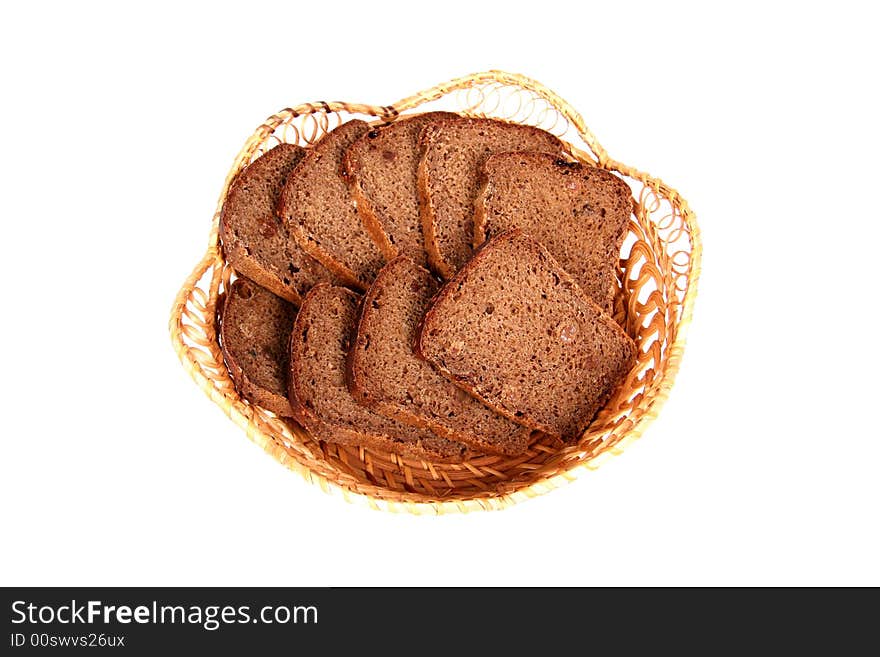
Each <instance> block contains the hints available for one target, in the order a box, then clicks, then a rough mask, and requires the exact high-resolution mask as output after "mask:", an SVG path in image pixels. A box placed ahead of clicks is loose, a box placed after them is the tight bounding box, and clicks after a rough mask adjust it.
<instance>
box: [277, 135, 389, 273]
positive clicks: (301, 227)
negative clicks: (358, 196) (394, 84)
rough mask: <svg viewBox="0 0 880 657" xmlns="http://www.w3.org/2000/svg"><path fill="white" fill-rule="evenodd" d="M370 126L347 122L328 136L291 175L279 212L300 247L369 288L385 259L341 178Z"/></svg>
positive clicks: (320, 141)
mask: <svg viewBox="0 0 880 657" xmlns="http://www.w3.org/2000/svg"><path fill="white" fill-rule="evenodd" d="M369 131H370V126H369V125H367V124H366V123H364V122H363V121H359V120H356V119H355V120H352V121H348V122H347V123H343V124H342V125H340V126H339V127H338V128H336V129H335V130H331V131H330V132H328V133H327V134H326V135H324V136H323V137H322V138H321V139H320V140H319V141H318V142H317V143H316V144H315V145H314V146H312V147H311V148H310V149H309V150H308V152H307V153H306V155H305V156H304V157H303V158H302V160H300V162H299V164H297V165H296V167H295V168H294V169H293V171H291V173H290V175H289V176H288V178H287V183H286V184H285V186H284V190H283V191H282V193H281V199H280V201H279V203H278V214H279V215H280V216H281V218H282V219H283V220H284V222H285V225H286V226H287V227H288V229H289V230H290V234H291V235H292V236H293V239H294V240H296V243H297V244H299V246H300V247H301V248H302V249H304V250H305V251H306V253H308V254H309V255H311V256H312V257H314V258H315V259H316V260H318V261H319V262H320V263H321V264H322V265H324V266H325V267H327V269H329V270H330V271H332V272H333V273H334V274H336V275H337V276H339V277H340V278H341V279H342V280H343V281H344V282H345V284H346V285H351V286H352V287H355V288H358V289H361V290H366V289H367V288H368V287H369V286H370V283H371V282H372V281H373V279H374V278H375V277H376V273H377V272H378V271H379V269H381V268H382V265H383V264H384V263H385V259H384V258H383V256H382V253H381V252H380V251H379V249H378V247H377V246H376V245H375V244H374V243H373V240H371V239H370V236H369V235H368V234H367V232H366V230H365V229H364V227H363V225H362V224H361V221H360V219H359V218H358V215H357V209H356V208H355V201H354V198H353V197H352V194H351V189H350V188H349V186H348V184H347V183H346V181H345V179H344V178H343V177H342V157H343V155H344V154H345V151H346V150H347V149H348V147H349V146H351V145H352V144H353V143H354V142H355V141H357V140H358V139H359V138H360V137H362V136H363V135H365V134H366V133H367V132H369Z"/></svg>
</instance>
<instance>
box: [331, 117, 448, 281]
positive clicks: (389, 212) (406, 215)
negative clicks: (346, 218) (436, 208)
mask: <svg viewBox="0 0 880 657" xmlns="http://www.w3.org/2000/svg"><path fill="white" fill-rule="evenodd" d="M457 116H458V115H457V114H453V113H451V112H426V113H425V114H418V115H416V116H412V117H402V118H399V119H398V120H397V121H395V122H394V123H392V124H390V125H387V126H383V127H380V128H374V129H373V130H370V131H369V132H368V133H367V134H366V135H364V136H363V137H361V138H360V139H358V140H357V141H356V142H354V144H352V145H351V147H350V148H349V149H348V151H346V153H345V158H344V159H343V169H344V171H345V175H346V177H347V178H348V180H349V183H350V184H351V190H352V194H353V195H354V198H355V200H356V201H357V210H358V214H359V215H360V218H361V221H362V222H363V224H364V228H366V229H367V232H368V233H369V234H370V237H372V238H373V241H374V242H375V243H376V246H378V247H379V249H380V250H381V251H382V253H383V255H384V256H385V258H386V259H388V260H391V259H392V258H394V257H395V256H397V255H405V256H409V257H410V258H412V259H413V260H414V261H415V262H416V263H418V264H419V265H424V264H425V262H426V256H425V240H424V237H423V235H422V223H421V218H420V215H419V192H418V179H417V171H418V166H419V160H420V159H421V148H420V147H419V135H420V133H421V132H422V129H423V128H424V127H425V126H426V125H427V124H428V123H430V122H431V121H435V120H438V119H449V118H455V117H457Z"/></svg>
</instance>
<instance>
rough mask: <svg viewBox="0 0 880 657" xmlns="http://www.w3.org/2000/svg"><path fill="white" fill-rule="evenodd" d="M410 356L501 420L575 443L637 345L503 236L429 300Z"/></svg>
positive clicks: (551, 267)
mask: <svg viewBox="0 0 880 657" xmlns="http://www.w3.org/2000/svg"><path fill="white" fill-rule="evenodd" d="M417 350H418V351H419V353H420V354H421V356H422V357H423V358H425V359H426V360H427V361H428V362H430V363H431V364H432V365H434V367H436V368H437V369H438V370H439V371H440V372H442V373H443V374H444V375H446V376H447V377H448V378H450V379H451V380H452V381H454V382H455V383H456V384H457V385H459V386H461V387H463V388H464V389H466V390H468V391H469V392H470V393H472V394H474V395H476V396H477V397H479V398H480V399H481V400H483V402H485V403H486V404H488V405H489V406H491V407H492V408H495V409H496V410H497V411H498V412H499V413H502V414H504V415H506V416H507V417H509V418H510V419H511V420H513V421H515V422H518V423H521V424H523V425H525V426H529V427H532V428H534V429H538V430H541V431H543V432H545V433H548V434H550V435H552V436H559V437H561V438H562V439H564V440H574V439H577V438H578V437H580V436H581V435H582V433H583V431H584V430H585V429H586V428H587V426H588V425H589V424H590V422H591V421H592V419H593V417H594V416H595V414H596V413H597V412H598V411H599V409H600V408H602V406H604V405H605V403H606V402H607V400H608V398H609V397H610V395H611V394H612V392H613V390H614V389H615V388H616V387H617V386H618V385H619V384H620V383H621V382H622V381H623V379H624V378H625V377H626V375H627V373H628V372H629V371H630V370H631V369H632V366H633V365H634V363H635V356H636V346H635V343H633V341H632V340H631V339H630V338H629V337H628V336H627V335H626V334H625V333H624V332H623V330H622V329H621V328H620V327H619V326H618V325H617V324H616V323H615V322H614V320H613V319H612V318H611V317H609V316H608V315H606V314H605V313H604V312H602V310H601V308H599V306H597V305H596V304H595V303H593V301H591V300H590V299H589V297H587V296H586V295H584V293H583V292H582V291H581V290H580V288H579V287H578V285H577V283H575V282H574V280H572V278H571V277H570V276H569V275H568V274H566V273H565V271H564V270H563V269H562V268H561V267H560V266H559V264H558V263H557V262H556V261H555V260H554V259H553V257H552V256H551V255H550V254H549V253H548V252H547V250H546V249H545V248H544V247H543V246H541V245H540V244H539V243H538V242H535V241H534V240H533V239H531V238H529V237H528V236H526V235H524V234H523V232H522V231H521V230H519V229H514V230H510V231H508V232H506V233H502V234H501V235H498V236H496V237H494V238H492V239H491V240H489V241H488V242H487V243H486V244H485V245H484V246H483V248H481V249H480V251H479V252H478V253H477V254H476V255H475V256H474V257H473V258H472V259H471V260H470V261H469V262H468V263H467V264H466V265H465V266H464V267H463V268H462V269H461V270H459V272H458V273H457V274H456V275H455V277H454V278H453V279H452V280H451V281H449V283H447V284H446V285H445V286H444V287H443V288H442V289H441V290H440V292H439V293H438V294H437V295H436V297H435V298H434V301H433V304H432V306H431V308H430V309H429V310H428V312H427V313H426V314H425V317H424V319H423V320H422V323H421V326H420V328H419V333H418V339H417Z"/></svg>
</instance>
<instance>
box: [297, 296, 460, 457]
mask: <svg viewBox="0 0 880 657" xmlns="http://www.w3.org/2000/svg"><path fill="white" fill-rule="evenodd" d="M357 312H358V296H357V295H355V294H354V293H353V292H351V291H350V290H347V289H345V288H342V287H334V286H332V285H326V284H321V285H316V286H315V287H313V288H312V291H311V292H309V294H308V295H307V296H306V298H305V300H304V302H303V305H302V307H301V308H300V311H299V314H298V315H297V317H296V322H295V324H294V328H293V332H292V333H291V336H290V380H289V385H290V390H289V393H288V397H289V399H290V403H291V406H292V407H293V411H294V417H295V418H296V419H297V420H299V422H300V423H301V424H302V425H303V426H305V427H306V429H308V430H309V431H310V432H311V433H312V435H313V436H314V437H315V438H317V439H318V440H326V441H328V442H333V443H340V444H345V445H359V446H363V447H374V448H377V449H383V450H389V451H392V452H395V453H397V454H401V455H403V456H409V457H412V458H418V459H426V460H430V461H448V462H455V461H461V460H462V459H463V458H464V456H465V454H466V448H465V446H464V445H462V444H461V443H456V442H452V441H450V440H446V439H445V438H440V437H437V436H434V435H432V434H430V433H428V432H425V431H421V430H419V429H415V428H413V427H410V426H407V425H405V424H400V423H398V422H396V421H394V420H392V419H389V418H386V417H383V416H381V415H378V414H376V413H374V412H373V411H371V410H370V409H368V408H366V407H364V406H361V405H360V404H358V403H357V402H356V401H355V399H354V397H352V395H351V393H350V392H349V391H348V388H347V387H346V382H345V364H346V358H347V356H348V350H349V347H350V346H351V343H352V341H353V340H354V331H355V325H356V323H357Z"/></svg>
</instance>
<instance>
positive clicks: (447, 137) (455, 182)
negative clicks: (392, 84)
mask: <svg viewBox="0 0 880 657" xmlns="http://www.w3.org/2000/svg"><path fill="white" fill-rule="evenodd" d="M420 139H421V145H422V148H423V157H422V160H421V163H420V164H419V172H418V185H419V193H420V195H421V218H422V230H423V231H424V234H425V248H426V249H427V252H428V263H429V264H430V266H431V268H432V269H433V270H434V271H435V272H437V273H438V274H439V275H440V276H442V277H443V278H447V279H448V278H450V277H451V276H452V275H453V274H454V273H455V272H456V271H457V270H458V269H459V268H460V267H461V266H462V265H463V264H464V263H465V262H466V261H467V259H468V258H470V257H471V254H472V253H473V247H472V244H473V237H474V226H473V212H474V201H475V200H476V197H477V192H478V191H479V188H480V171H481V168H482V166H483V163H484V162H485V161H486V158H488V157H489V156H490V155H492V154H493V153H504V152H518V151H546V152H548V153H554V154H561V153H562V152H563V151H564V150H565V148H564V145H563V144H562V142H561V141H560V140H559V139H557V138H556V137H554V136H553V135H551V134H550V133H549V132H545V131H543V130H540V129H538V128H534V127H532V126H525V125H518V124H516V123H505V122H503V121H496V120H494V119H472V118H464V117H459V118H456V119H446V120H443V121H435V122H433V123H430V124H429V125H427V126H426V127H425V129H424V130H423V131H422V135H421V138H420Z"/></svg>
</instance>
